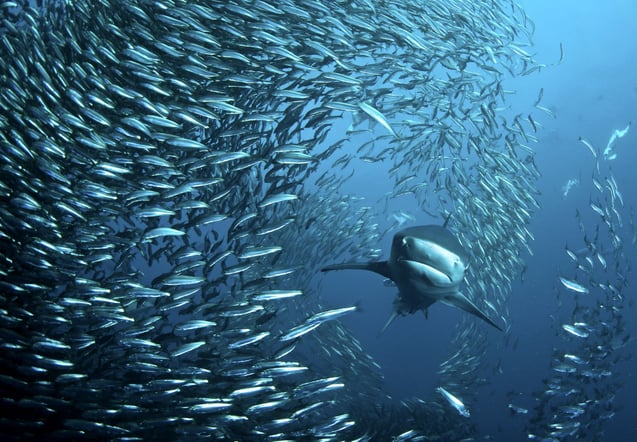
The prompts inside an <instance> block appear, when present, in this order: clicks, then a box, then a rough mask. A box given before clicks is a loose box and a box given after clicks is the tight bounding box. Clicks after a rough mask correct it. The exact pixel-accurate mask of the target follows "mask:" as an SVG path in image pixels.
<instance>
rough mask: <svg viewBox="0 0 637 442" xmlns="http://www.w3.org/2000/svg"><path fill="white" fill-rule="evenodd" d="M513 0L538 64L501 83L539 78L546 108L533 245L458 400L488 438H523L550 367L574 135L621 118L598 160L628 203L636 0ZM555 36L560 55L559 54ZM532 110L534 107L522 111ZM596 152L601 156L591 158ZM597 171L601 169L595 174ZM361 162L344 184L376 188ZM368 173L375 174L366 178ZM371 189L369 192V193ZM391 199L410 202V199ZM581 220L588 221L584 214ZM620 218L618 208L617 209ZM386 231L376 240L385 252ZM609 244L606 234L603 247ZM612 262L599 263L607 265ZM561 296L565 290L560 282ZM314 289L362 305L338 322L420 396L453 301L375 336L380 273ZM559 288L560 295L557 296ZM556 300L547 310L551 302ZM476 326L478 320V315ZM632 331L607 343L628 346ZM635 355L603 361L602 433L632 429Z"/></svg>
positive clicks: (569, 224) (584, 161) (403, 393)
mask: <svg viewBox="0 0 637 442" xmlns="http://www.w3.org/2000/svg"><path fill="white" fill-rule="evenodd" d="M521 4H522V5H523V7H524V8H525V10H526V13H527V16H528V17H529V18H531V19H532V20H533V21H534V22H535V24H536V31H535V35H534V42H535V44H536V45H535V47H534V48H531V49H530V51H531V52H532V53H533V54H534V56H535V58H536V59H538V60H539V61H540V62H541V63H545V64H546V65H547V67H546V68H544V69H542V70H541V71H540V72H538V73H534V74H532V75H530V76H528V77H524V78H522V79H515V80H508V83H505V89H508V90H511V89H514V90H516V91H517V94H516V95H515V96H510V102H511V103H512V106H513V107H516V106H518V107H519V108H522V109H524V108H532V106H533V103H534V102H535V100H536V99H537V97H538V91H539V89H540V88H543V89H544V96H543V99H542V104H543V105H544V106H546V107H548V108H550V109H551V110H553V111H554V112H555V114H556V118H555V119H551V118H550V117H548V116H547V115H542V116H541V117H540V119H539V121H540V122H541V124H542V125H543V126H544V128H543V129H541V130H540V131H538V133H537V136H538V139H539V142H538V143H537V144H535V145H534V148H535V149H536V151H537V156H536V164H537V166H538V168H539V170H540V172H541V174H542V176H541V178H540V179H539V181H538V190H539V192H540V195H539V197H538V200H539V202H540V204H541V209H540V210H538V211H537V212H536V213H535V214H534V216H533V218H532V223H531V225H530V228H529V229H530V231H531V232H532V233H533V234H534V236H535V241H534V242H533V243H532V244H531V247H532V250H533V256H526V258H525V260H526V263H527V270H526V272H525V274H524V276H523V281H522V280H521V278H519V277H518V278H516V280H515V281H516V282H515V283H514V285H513V292H512V294H511V296H510V299H509V308H510V312H511V330H510V336H508V337H505V336H504V335H503V334H501V333H499V332H497V331H495V330H491V329H489V331H488V333H489V342H490V346H489V349H488V350H487V353H486V358H487V359H488V361H487V364H491V367H492V369H491V370H488V371H487V372H485V373H484V377H485V380H486V382H487V385H486V386H483V387H479V394H478V400H477V401H476V402H473V403H470V404H467V405H468V406H469V407H470V409H471V413H472V420H473V421H474V422H475V423H476V424H477V425H478V429H479V431H478V434H481V435H490V436H492V437H494V438H495V439H496V440H525V439H526V432H525V428H524V427H525V424H526V421H527V419H528V418H529V417H532V415H533V408H534V407H535V406H536V405H537V400H536V399H534V397H535V396H534V395H538V394H540V393H542V392H543V391H544V390H545V389H546V387H545V386H544V384H543V382H542V381H543V380H544V379H547V378H548V377H550V376H551V366H550V364H551V358H552V350H553V348H554V347H555V346H559V345H563V342H564V341H563V339H562V338H560V337H559V336H560V333H559V330H558V328H559V325H560V323H561V322H557V323H556V322H555V321H554V320H553V318H555V317H556V315H558V316H559V315H561V316H562V318H566V319H568V317H569V314H570V312H569V311H567V310H568V309H565V308H564V307H561V310H560V306H559V301H558V296H557V294H556V293H558V288H559V284H560V283H559V280H558V275H559V274H560V272H563V273H565V274H567V273H568V272H570V271H572V265H570V263H569V260H568V257H567V255H566V253H565V246H566V245H567V243H568V244H569V245H571V247H572V248H577V247H583V246H584V243H583V239H582V237H583V235H582V233H581V232H580V231H579V230H578V221H577V219H576V217H575V212H576V210H577V209H578V210H579V211H580V212H581V213H586V214H588V213H589V212H591V210H590V208H589V196H590V195H591V194H592V193H593V185H592V181H591V177H592V173H593V168H594V164H595V163H594V159H593V157H592V155H591V153H590V152H589V151H588V149H587V148H586V147H585V146H584V145H583V144H582V143H581V142H579V141H578V139H579V137H583V138H585V139H586V140H588V141H590V142H591V143H592V144H593V146H595V147H596V148H597V149H599V150H600V151H601V150H603V148H604V147H605V146H606V143H607V142H608V140H609V138H610V136H611V134H612V133H613V131H615V130H621V129H624V128H625V127H626V126H627V124H628V123H629V122H631V121H632V122H633V127H631V129H630V130H629V132H628V133H627V135H626V136H624V137H623V138H621V139H619V140H618V142H617V144H616V150H615V152H616V154H617V158H616V159H615V160H612V161H608V162H606V164H604V167H608V166H610V167H611V169H612V173H613V175H614V177H615V179H616V181H617V184H618V188H619V189H620V191H621V192H622V195H623V199H624V202H625V207H624V209H623V210H622V214H628V213H630V211H631V208H633V209H634V208H635V206H637V186H635V176H634V170H635V165H637V127H634V125H635V120H636V119H637V76H636V75H635V73H636V72H637V57H635V55H636V54H637V40H636V39H635V38H634V37H633V36H632V34H631V32H632V31H631V30H633V29H634V26H635V22H636V21H637V3H636V2H634V1H632V0H613V1H607V2H600V1H590V0H585V1H575V0H566V1H557V2H556V1H551V0H526V1H522V2H521ZM560 42H561V43H562V44H563V47H564V53H565V57H564V61H563V63H561V64H560V63H558V62H559V59H560ZM533 115H534V116H537V115H538V112H534V114H533ZM602 161H603V160H602ZM602 176H604V174H602ZM374 178H375V177H374V175H373V172H367V173H361V174H357V175H356V176H355V177H354V178H353V181H354V184H353V190H354V191H356V192H359V193H361V194H364V195H368V196H370V197H372V195H374V194H377V193H379V192H382V191H384V188H383V187H382V183H381V181H382V180H379V179H378V177H376V179H374ZM572 178H573V179H577V180H579V185H577V186H575V187H573V188H572V189H571V191H570V192H569V193H568V195H567V196H566V197H564V196H563V190H562V188H563V186H564V185H565V184H566V183H567V181H568V180H569V179H572ZM373 183H377V184H376V185H374V184H373ZM372 200H373V198H372ZM400 209H402V210H405V211H408V212H410V213H417V208H416V207H414V206H409V205H405V206H404V207H400ZM587 216H588V218H586V220H587V222H588V225H589V226H594V225H595V223H600V222H601V221H599V220H598V219H595V218H594V217H592V216H589V215H587ZM624 221H625V222H626V223H627V222H628V219H627V218H626V219H625V220H624ZM390 240H391V236H390V235H386V238H385V242H384V243H383V244H382V245H381V247H382V249H383V251H384V253H385V255H384V256H386V255H387V251H388V250H389V246H390ZM625 240H626V242H625V243H624V247H625V253H626V257H627V259H628V261H629V262H630V264H629V266H631V267H632V268H633V269H634V268H635V263H636V262H637V251H636V245H635V244H634V243H632V242H631V238H630V236H629V237H627V238H625ZM608 248H609V249H610V245H609V246H608ZM608 271H609V272H610V271H612V270H611V269H609V270H608ZM635 288H636V284H635V283H634V273H633V274H629V284H628V287H627V289H626V290H624V292H623V293H624V297H625V302H624V307H625V308H624V311H623V315H624V320H625V322H626V326H627V328H628V332H629V333H630V334H631V336H635V331H636V330H635V328H636V325H635V321H634V317H635V309H634V306H633V302H632V299H631V298H632V296H634V294H635ZM559 293H561V295H560V296H561V297H562V299H563V301H565V303H566V302H569V301H572V300H569V299H567V298H568V297H569V296H570V297H572V296H573V294H572V293H565V291H564V290H563V288H561V291H559ZM322 294H323V296H325V298H326V299H328V300H329V301H330V302H331V303H333V304H335V305H339V306H340V305H350V304H351V303H354V302H358V301H360V302H361V307H362V309H363V313H362V314H354V315H350V316H348V317H346V318H345V319H344V322H345V323H346V324H347V326H348V327H349V328H350V329H351V330H352V331H353V333H354V335H355V336H356V337H357V338H358V339H360V340H361V342H362V343H363V346H364V348H365V349H366V351H368V352H369V353H370V354H371V355H372V356H373V357H374V358H375V359H376V360H377V361H378V362H379V363H380V364H381V366H382V367H383V373H384V375H385V381H386V387H387V389H388V391H389V392H390V393H391V394H392V396H393V397H394V398H395V399H398V400H400V399H404V398H410V397H414V396H417V397H425V398H426V397H431V396H432V395H434V394H435V393H434V392H433V391H434V388H435V387H436V386H437V384H436V382H437V379H438V375H437V374H436V372H437V370H438V369H439V364H440V363H441V362H442V361H443V360H444V359H445V357H447V356H448V351H449V348H450V339H451V337H452V335H453V333H454V331H455V327H456V323H457V322H458V321H459V319H460V317H461V315H464V314H465V313H464V312H461V311H459V310H457V309H452V308H450V307H448V306H445V305H441V304H440V305H439V304H435V305H434V306H432V307H431V308H430V311H429V318H428V319H425V318H424V317H423V316H422V315H420V314H417V315H413V316H409V317H405V318H399V319H398V320H396V321H395V322H394V324H393V325H392V326H391V327H390V328H389V329H388V331H387V332H386V333H385V334H384V335H382V336H380V337H379V336H378V331H379V330H380V328H381V327H382V325H383V324H384V323H385V321H386V319H387V318H388V316H389V313H390V311H391V302H392V300H393V297H394V295H395V289H394V288H391V287H387V286H384V285H383V284H382V278H381V277H379V276H378V275H375V274H372V273H369V272H354V273H352V272H335V273H334V274H330V276H329V278H325V279H324V281H323V286H322ZM565 295H567V296H565ZM558 311H559V312H558ZM484 327H485V328H488V326H486V325H484ZM635 346H636V344H635V342H634V341H632V340H631V341H629V343H628V345H626V346H625V347H624V348H622V349H620V350H618V351H619V352H621V354H622V355H626V356H628V357H629V355H630V354H632V353H634V351H635ZM634 372H635V362H634V361H633V360H628V361H620V362H617V363H616V364H615V365H614V366H613V380H620V381H621V383H622V384H623V386H622V388H620V389H619V391H617V394H616V397H615V398H614V400H613V404H614V408H615V409H616V411H617V413H616V415H615V416H614V418H613V419H611V420H610V421H609V422H607V423H606V426H605V428H606V431H605V438H604V440H609V441H611V440H617V441H620V440H632V439H631V437H630V435H631V434H636V433H635V432H636V431H637V408H636V407H634V400H633V396H634V392H635V391H637V379H635V376H634V374H633V373H634ZM510 402H513V403H515V404H518V405H521V406H524V407H526V408H528V409H529V415H526V416H512V415H511V413H510V411H509V409H508V408H507V405H508V404H509V403H510Z"/></svg>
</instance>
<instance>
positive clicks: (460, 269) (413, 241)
mask: <svg viewBox="0 0 637 442" xmlns="http://www.w3.org/2000/svg"><path fill="white" fill-rule="evenodd" d="M450 246H451V247H450ZM391 259H392V265H394V266H403V267H405V269H406V272H407V273H408V274H409V275H411V276H412V277H413V278H415V279H421V280H422V282H421V283H422V284H425V285H427V286H430V287H440V288H449V289H453V288H457V287H458V285H460V283H461V282H462V280H463V279H464V273H465V270H466V269H467V264H466V260H467V258H466V252H465V251H464V249H463V248H462V246H461V245H460V243H459V242H458V240H456V238H454V237H453V236H452V235H451V233H450V232H449V231H448V230H446V229H444V228H442V227H439V226H421V227H413V228H410V229H405V230H403V231H401V232H399V233H397V234H396V236H394V240H393V243H392V258H391Z"/></svg>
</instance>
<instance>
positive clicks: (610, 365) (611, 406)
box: [510, 135, 637, 440]
mask: <svg viewBox="0 0 637 442" xmlns="http://www.w3.org/2000/svg"><path fill="white" fill-rule="evenodd" d="M613 139H614V135H613V136H611V142H612V140H613ZM580 142H581V143H582V144H583V145H585V146H586V148H588V150H589V151H590V152H591V154H592V155H593V159H594V164H593V166H592V167H591V169H592V173H591V182H590V184H589V185H588V189H589V192H590V193H589V194H588V195H587V197H588V201H589V206H590V211H589V210H584V209H581V210H580V209H577V210H576V214H575V215H576V216H575V219H576V221H577V223H578V227H579V232H580V233H581V243H578V244H576V245H575V246H573V244H566V248H565V250H566V255H567V257H565V262H566V264H564V268H563V269H562V274H563V275H567V276H562V275H560V276H559V277H556V286H558V287H559V288H558V289H557V292H558V299H559V301H560V307H559V310H558V312H557V314H556V316H555V318H554V327H555V332H556V334H557V335H558V336H559V338H560V340H559V341H558V344H557V345H555V346H554V347H553V354H552V360H551V365H550V366H551V375H550V376H549V377H548V378H547V379H545V380H544V384H545V387H546V388H545V389H544V390H543V391H541V392H537V393H535V395H534V396H535V399H536V403H535V405H534V408H535V410H534V415H535V416H536V417H535V418H533V419H532V420H531V421H530V424H529V425H528V430H529V433H528V437H529V439H532V440H573V439H587V440H601V439H603V438H604V437H605V425H606V424H607V422H608V421H609V420H611V419H612V418H613V417H614V416H615V414H616V405H615V403H614V402H615V396H616V394H617V393H618V391H619V390H620V389H621V388H622V386H623V384H622V380H621V379H620V377H619V376H618V375H617V374H616V373H615V370H616V367H615V366H616V365H618V364H620V365H621V363H626V361H628V360H630V358H631V355H630V353H629V352H628V351H627V345H628V344H629V342H630V341H631V340H632V338H631V336H630V333H629V330H628V327H627V317H626V316H627V315H626V312H625V308H626V307H628V305H629V304H628V302H629V301H628V300H627V296H626V295H627V292H628V290H627V289H628V284H629V277H628V275H629V273H630V270H631V257H630V255H631V250H632V249H634V247H635V244H636V243H637V231H636V229H635V221H634V212H633V207H632V206H630V205H626V203H625V201H624V197H623V196H622V192H621V191H620V189H619V186H618V184H617V181H616V180H615V177H614V175H613V170H612V167H611V166H612V164H611V162H610V161H609V158H608V155H606V152H604V155H602V154H601V152H600V151H598V150H597V149H596V148H595V147H593V146H592V145H591V143H590V142H588V141H587V140H586V139H584V138H580ZM611 142H609V145H610V144H611ZM607 150H608V148H607ZM612 159H614V158H610V160H612ZM566 269H568V270H566ZM557 281H559V283H557ZM510 407H513V408H512V410H513V409H515V410H516V412H519V411H520V409H519V408H517V406H515V405H510ZM524 412H525V413H526V410H524ZM542 416H543V417H545V418H544V419H541V418H540V417H542ZM547 417H548V419H547Z"/></svg>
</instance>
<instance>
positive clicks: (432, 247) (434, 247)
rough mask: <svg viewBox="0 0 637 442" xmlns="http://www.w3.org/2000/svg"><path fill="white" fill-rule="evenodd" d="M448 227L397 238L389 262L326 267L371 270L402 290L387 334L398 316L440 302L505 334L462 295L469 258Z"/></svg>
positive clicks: (416, 229) (409, 230)
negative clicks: (462, 311) (469, 314)
mask: <svg viewBox="0 0 637 442" xmlns="http://www.w3.org/2000/svg"><path fill="white" fill-rule="evenodd" d="M446 224H447V223H446V222H445V225H442V226H439V225H424V226H414V227H408V228H405V229H403V230H401V231H399V232H397V233H396V234H395V235H394V238H393V239H392V246H391V252H390V256H389V259H388V260H387V261H374V262H366V263H357V262H350V263H344V264H333V265H328V266H326V267H323V268H322V269H321V271H322V272H329V271H333V270H348V269H353V270H368V271H371V272H374V273H377V274H379V275H382V276H384V277H385V278H388V279H390V280H391V281H393V283H394V284H395V285H396V287H398V295H397V296H396V298H395V299H394V303H393V305H394V311H393V312H392V315H391V316H390V318H389V320H388V321H387V323H386V324H385V326H384V327H383V328H382V330H381V333H383V332H384V331H385V330H386V329H387V327H389V325H390V324H391V323H392V322H393V321H394V319H396V317H398V316H405V315H407V314H413V313H415V312H417V311H422V312H423V313H424V314H425V316H427V312H428V310H427V309H428V308H429V306H430V305H432V304H433V303H434V302H436V301H440V302H443V303H445V304H448V305H451V306H454V307H457V308H460V309H462V310H464V311H466V312H469V313H471V314H472V315H474V316H477V317H478V318H480V319H482V320H483V321H485V322H487V323H488V324H490V325H492V326H493V327H495V328H497V329H498V330H500V331H502V328H500V327H499V326H498V325H497V324H496V323H495V322H494V321H492V320H491V319H490V318H489V317H488V316H487V315H486V314H485V313H484V312H483V311H482V310H480V308H478V306H476V305H475V304H474V303H473V302H472V301H471V300H470V299H469V298H467V297H466V296H465V295H463V294H462V293H461V292H460V284H461V283H462V281H463V280H464V276H465V272H466V270H467V269H468V266H469V255H468V253H467V251H466V250H465V249H464V247H463V246H462V244H460V242H459V241H458V239H457V238H456V237H455V236H454V235H453V234H452V233H451V232H450V231H449V230H448V229H447V228H446Z"/></svg>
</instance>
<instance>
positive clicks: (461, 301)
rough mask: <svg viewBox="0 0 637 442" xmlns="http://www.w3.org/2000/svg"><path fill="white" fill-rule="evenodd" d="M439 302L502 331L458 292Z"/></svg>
mask: <svg viewBox="0 0 637 442" xmlns="http://www.w3.org/2000/svg"><path fill="white" fill-rule="evenodd" d="M441 301H442V302H444V303H445V304H448V305H452V306H454V307H458V308H461V309H462V310H464V311H465V312H469V313H471V314H472V315H474V316H477V317H478V318H480V319H482V320H483V321H484V322H488V323H489V324H491V325H492V326H494V327H495V328H497V329H498V330H500V331H502V329H501V328H500V327H499V326H498V325H497V324H496V323H495V322H493V321H492V320H491V319H489V317H488V316H487V315H485V314H484V312H483V311H482V310H480V309H479V308H478V307H477V306H476V305H475V304H474V303H473V302H471V300H470V299H469V298H467V297H466V296H464V295H463V294H462V293H460V292H456V293H453V294H451V295H449V296H447V297H445V298H443V299H441Z"/></svg>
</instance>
